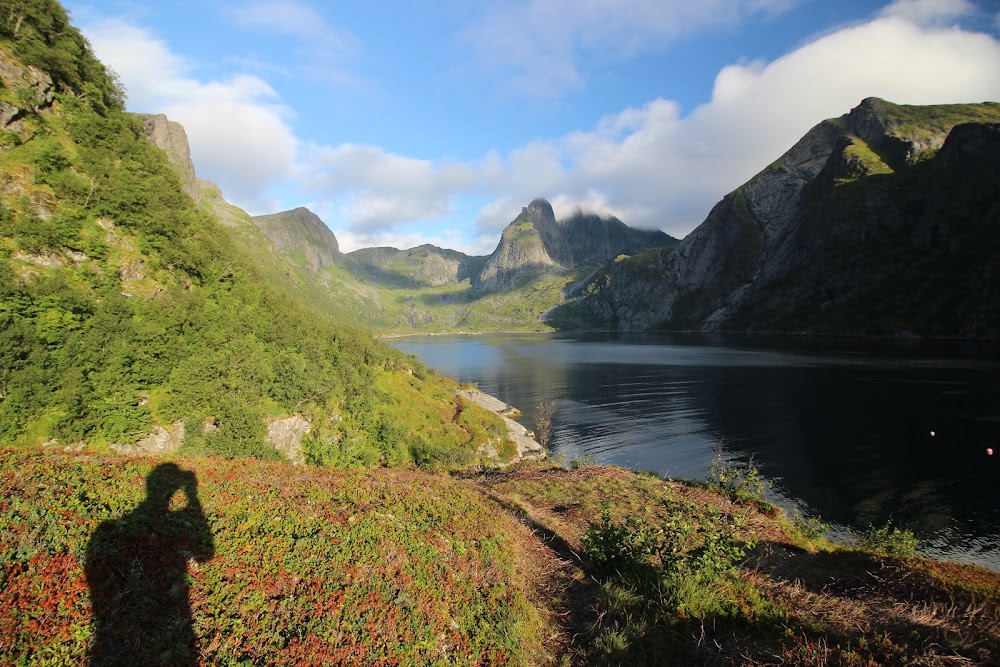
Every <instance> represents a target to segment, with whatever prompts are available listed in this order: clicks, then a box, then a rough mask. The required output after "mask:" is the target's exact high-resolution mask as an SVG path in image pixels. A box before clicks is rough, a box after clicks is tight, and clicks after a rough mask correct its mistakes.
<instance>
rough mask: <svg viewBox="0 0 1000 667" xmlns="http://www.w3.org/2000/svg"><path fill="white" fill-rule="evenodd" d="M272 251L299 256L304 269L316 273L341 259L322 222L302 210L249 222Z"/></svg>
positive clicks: (338, 245)
mask: <svg viewBox="0 0 1000 667" xmlns="http://www.w3.org/2000/svg"><path fill="white" fill-rule="evenodd" d="M251 220H253V223H254V224H255V225H257V226H258V227H259V228H260V229H261V231H263V232H264V234H266V235H267V237H268V238H269V239H271V241H272V242H273V243H274V245H275V247H277V249H278V250H279V251H281V252H282V253H285V254H286V255H291V254H293V253H295V252H296V251H299V252H301V253H302V255H303V257H304V259H305V264H306V267H307V268H308V269H309V270H311V271H313V272H315V271H318V270H319V269H321V268H323V267H326V266H330V265H332V264H333V263H335V262H336V261H337V260H338V259H340V257H341V254H340V244H339V243H338V242H337V237H336V236H335V235H334V233H333V232H332V231H331V230H330V228H329V227H327V226H326V223H325V222H323V220H322V219H320V217H319V216H318V215H316V214H315V213H313V212H312V211H310V210H309V209H307V208H305V207H302V206H300V207H298V208H293V209H292V210H290V211H282V212H281V213H273V214H271V215H257V216H254V217H253V218H251Z"/></svg>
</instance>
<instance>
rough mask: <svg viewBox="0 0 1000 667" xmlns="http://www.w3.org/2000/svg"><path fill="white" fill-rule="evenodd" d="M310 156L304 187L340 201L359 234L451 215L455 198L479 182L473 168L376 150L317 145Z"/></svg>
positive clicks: (341, 210) (343, 214) (345, 217)
mask: <svg viewBox="0 0 1000 667" xmlns="http://www.w3.org/2000/svg"><path fill="white" fill-rule="evenodd" d="M309 153H310V155H309V156H308V157H307V159H306V165H305V166H304V172H305V173H306V174H307V176H306V177H305V180H304V182H303V188H304V189H305V190H307V191H309V192H312V193H316V194H318V196H320V197H321V198H325V199H339V200H341V202H342V204H341V206H340V208H339V211H338V213H339V217H340V218H342V219H343V220H345V221H346V222H347V223H348V225H349V227H350V229H351V231H354V232H355V233H357V232H359V231H361V230H367V231H368V232H369V233H371V232H373V231H375V230H386V229H389V228H392V227H394V226H395V225H398V224H400V223H402V222H410V221H414V220H424V219H428V218H435V217H441V216H445V215H448V214H449V213H450V212H451V208H452V197H453V196H454V195H455V194H456V193H458V192H460V191H463V190H467V189H470V188H472V187H474V185H475V181H476V177H475V174H474V172H473V169H472V168H471V167H470V166H469V165H465V164H461V163H458V162H441V163H438V164H435V163H434V162H431V161H429V160H418V159H415V158H410V157H404V156H401V155H394V154H392V153H388V152H386V151H385V150H383V149H381V148H378V147H376V146H364V145H355V144H341V145H339V146H313V147H311V149H310V151H309Z"/></svg>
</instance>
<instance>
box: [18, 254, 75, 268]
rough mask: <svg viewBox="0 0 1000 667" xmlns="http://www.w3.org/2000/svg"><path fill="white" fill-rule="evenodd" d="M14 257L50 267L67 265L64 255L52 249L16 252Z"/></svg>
mask: <svg viewBox="0 0 1000 667" xmlns="http://www.w3.org/2000/svg"><path fill="white" fill-rule="evenodd" d="M13 259H16V260H19V261H22V262H27V263H28V264H34V265H35V266H45V267H48V268H55V267H59V266H66V260H65V259H63V257H62V255H60V254H58V253H56V252H52V251H43V252H39V253H27V252H16V253H14V255H13Z"/></svg>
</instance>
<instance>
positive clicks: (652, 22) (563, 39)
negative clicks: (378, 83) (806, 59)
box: [459, 0, 798, 98]
mask: <svg viewBox="0 0 1000 667" xmlns="http://www.w3.org/2000/svg"><path fill="white" fill-rule="evenodd" d="M797 2H798V0H700V1H699V2H690V1H689V0H633V1H631V2H622V1H621V0H587V1H586V2H579V1H577V0H522V1H521V2H515V3H504V4H503V6H502V7H501V6H497V7H496V8H495V9H493V10H492V11H488V12H486V13H485V14H484V15H483V16H481V17H480V18H479V19H478V20H477V21H475V22H474V23H472V24H470V25H469V26H467V27H466V28H465V29H464V30H462V31H461V33H460V35H459V38H460V40H461V41H462V42H464V43H466V44H467V45H469V46H471V47H472V48H473V50H474V51H475V52H476V53H477V55H478V60H479V64H480V65H481V66H484V67H486V68H488V69H491V70H495V71H499V72H501V73H502V74H504V76H506V77H507V79H508V83H507V86H508V88H509V89H510V92H516V93H520V94H527V95H531V96H533V97H543V98H545V97H550V98H556V97H559V96H561V95H562V94H563V93H564V92H565V91H566V90H568V89H572V88H577V87H580V86H582V85H584V83H585V81H584V79H585V76H584V74H583V73H581V71H580V69H579V67H578V64H577V63H578V60H580V59H581V58H583V57H586V58H589V59H598V60H603V61H610V62H613V61H618V60H624V59H627V58H630V57H632V56H634V55H636V54H638V53H642V52H649V51H658V50H662V49H663V48H664V46H665V44H666V43H667V42H668V41H669V40H671V39H675V38H677V37H680V36H683V35H688V34H691V33H696V32H698V31H700V30H704V29H705V28H709V27H713V26H720V25H721V26H734V25H737V24H738V23H740V22H741V21H743V20H744V19H746V18H747V17H748V16H751V15H755V14H765V15H773V14H778V13H781V12H784V11H786V10H788V9H789V8H790V7H792V6H793V5H794V4H796V3H797Z"/></svg>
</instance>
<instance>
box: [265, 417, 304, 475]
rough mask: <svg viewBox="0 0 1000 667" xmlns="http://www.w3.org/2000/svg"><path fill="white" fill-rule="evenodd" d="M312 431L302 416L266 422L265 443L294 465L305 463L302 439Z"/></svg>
mask: <svg viewBox="0 0 1000 667" xmlns="http://www.w3.org/2000/svg"><path fill="white" fill-rule="evenodd" d="M311 429H312V426H311V424H310V423H309V420H308V419H306V418H305V417H303V416H302V415H292V416H291V417H285V418H284V419H268V420H267V442H268V444H270V445H271V446H272V447H274V448H275V449H276V450H278V451H279V452H281V453H282V454H284V455H285V456H286V457H288V460H289V461H291V462H292V463H294V464H296V465H302V464H304V463H305V462H306V458H305V453H304V452H303V451H302V438H303V437H304V436H305V435H306V434H307V433H309V431H310V430H311Z"/></svg>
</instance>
